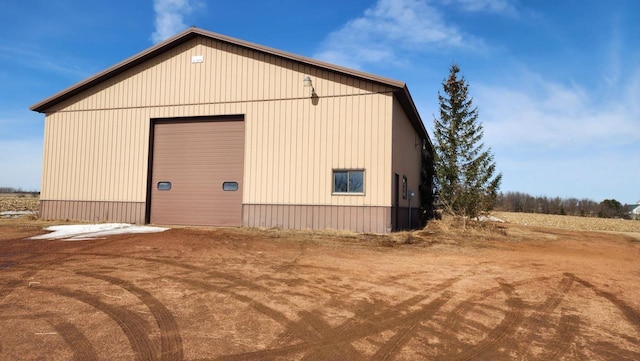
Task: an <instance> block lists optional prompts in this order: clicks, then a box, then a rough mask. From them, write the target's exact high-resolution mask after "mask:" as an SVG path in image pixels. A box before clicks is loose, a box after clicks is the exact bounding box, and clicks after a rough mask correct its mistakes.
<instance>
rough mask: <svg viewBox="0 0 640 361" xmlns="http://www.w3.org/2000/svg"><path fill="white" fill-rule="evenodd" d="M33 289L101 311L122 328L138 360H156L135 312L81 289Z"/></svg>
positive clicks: (144, 328) (143, 325)
mask: <svg viewBox="0 0 640 361" xmlns="http://www.w3.org/2000/svg"><path fill="white" fill-rule="evenodd" d="M32 289H33V290H35V291H41V292H48V293H53V294H56V295H59V296H63V297H67V298H71V299H74V300H77V301H79V302H82V303H85V304H87V305H89V306H92V307H93V308H95V309H97V310H99V311H101V312H103V313H104V314H106V315H107V316H109V317H110V318H111V319H113V320H114V321H115V322H116V323H117V324H118V326H120V328H121V329H122V331H123V332H124V334H125V336H126V337H127V339H128V340H129V344H130V345H131V348H132V350H133V352H134V354H135V358H136V360H138V361H157V360H158V358H157V355H156V353H155V352H154V351H155V350H154V347H153V343H152V342H151V340H150V338H149V336H148V332H147V328H148V325H147V323H146V321H145V320H143V319H142V318H141V317H140V316H138V315H137V314H135V313H133V312H131V311H129V310H127V309H125V308H123V307H120V306H114V305H109V304H107V303H104V302H102V301H101V300H100V299H99V298H98V297H96V296H93V295H91V294H89V293H86V292H83V291H74V290H69V289H66V288H62V287H42V286H38V287H34V288H32Z"/></svg>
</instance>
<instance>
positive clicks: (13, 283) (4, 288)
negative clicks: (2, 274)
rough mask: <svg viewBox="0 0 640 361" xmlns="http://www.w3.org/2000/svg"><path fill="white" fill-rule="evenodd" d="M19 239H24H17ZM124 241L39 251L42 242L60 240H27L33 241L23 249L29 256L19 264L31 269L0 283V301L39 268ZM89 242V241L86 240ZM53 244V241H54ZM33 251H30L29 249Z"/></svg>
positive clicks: (118, 240) (109, 241)
mask: <svg viewBox="0 0 640 361" xmlns="http://www.w3.org/2000/svg"><path fill="white" fill-rule="evenodd" d="M19 241H25V240H19ZM123 241H126V239H117V240H109V239H107V240H101V242H95V241H94V243H90V244H88V245H86V246H84V247H78V248H77V249H74V250H73V251H70V252H41V251H39V249H40V248H41V245H42V243H44V242H60V241H59V240H45V241H36V240H27V242H34V243H33V245H29V246H28V247H27V248H26V249H27V251H25V253H29V256H28V257H26V258H24V259H21V261H23V262H24V264H22V263H21V264H20V265H21V266H23V267H29V266H32V269H29V270H27V271H25V272H23V273H22V274H21V275H20V277H19V279H13V280H9V281H7V282H5V284H3V285H1V284H0V302H2V300H3V299H4V298H5V297H6V296H8V295H9V294H10V293H12V292H13V290H15V289H16V288H17V287H18V286H20V285H21V284H22V282H24V281H23V280H24V279H29V278H31V277H34V276H35V275H36V274H37V273H38V272H40V271H41V270H43V269H45V268H47V267H50V266H54V265H58V264H61V263H63V262H64V261H65V260H67V259H69V258H71V257H73V256H76V255H77V254H78V253H81V252H85V251H87V250H91V249H95V248H100V247H104V246H108V245H113V243H116V242H123ZM88 242H91V241H88ZM54 244H55V243H54ZM58 247H62V246H58ZM32 249H33V250H34V251H31V250H32ZM35 249H38V251H35ZM52 255H57V257H54V258H53V259H51V256H52ZM38 257H45V259H44V261H39V260H38ZM31 259H32V260H33V262H26V260H31Z"/></svg>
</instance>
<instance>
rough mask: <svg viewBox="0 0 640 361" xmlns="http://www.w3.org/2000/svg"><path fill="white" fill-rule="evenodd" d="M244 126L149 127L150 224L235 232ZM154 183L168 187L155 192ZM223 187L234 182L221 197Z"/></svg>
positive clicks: (238, 221) (238, 219) (236, 123)
mask: <svg viewBox="0 0 640 361" xmlns="http://www.w3.org/2000/svg"><path fill="white" fill-rule="evenodd" d="M243 153H244V122H243V121H242V120H238V121H199V122H192V123H188V122H187V123H185V122H179V123H177V122H176V123H159V124H156V125H155V126H154V145H153V164H152V167H153V168H152V181H153V182H152V187H153V188H152V190H151V209H150V212H151V215H150V218H151V222H152V223H161V224H186V225H213V226H239V225H240V224H241V217H242V215H241V213H242V176H243V169H244V167H243V161H244V154H243ZM158 182H171V189H170V190H164V191H161V190H158V189H157V184H158ZM223 182H237V183H238V190H236V191H225V190H223V188H222V184H223Z"/></svg>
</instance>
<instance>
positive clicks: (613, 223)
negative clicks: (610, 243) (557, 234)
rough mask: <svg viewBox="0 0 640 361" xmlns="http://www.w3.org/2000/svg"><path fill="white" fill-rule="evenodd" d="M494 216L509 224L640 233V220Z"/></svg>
mask: <svg viewBox="0 0 640 361" xmlns="http://www.w3.org/2000/svg"><path fill="white" fill-rule="evenodd" d="M492 215H493V216H495V217H497V218H500V219H502V220H504V221H505V222H509V223H516V224H522V225H529V226H538V227H550V228H562V229H571V230H579V231H609V232H631V233H640V220H628V219H610V218H595V217H575V216H559V215H553V214H537V213H513V212H495V213H492Z"/></svg>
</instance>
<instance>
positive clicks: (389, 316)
mask: <svg viewBox="0 0 640 361" xmlns="http://www.w3.org/2000/svg"><path fill="white" fill-rule="evenodd" d="M43 225H46V223H44V222H39V221H30V220H11V221H9V220H1V221H0V359H2V360H194V361H196V360H392V359H395V360H639V359H640V336H639V335H640V282H639V281H640V262H639V261H640V241H639V240H637V239H635V238H633V237H630V236H628V235H624V234H612V233H604V232H587V231H575V230H566V229H552V228H542V227H534V226H523V225H519V224H514V223H510V224H500V225H493V224H492V225H480V226H478V225H475V224H466V225H465V229H464V231H462V230H461V225H460V224H457V223H454V222H447V221H441V222H433V223H432V224H430V225H429V227H427V229H425V230H423V231H418V232H414V233H398V234H394V235H391V236H376V235H357V234H351V233H336V232H306V231H296V232H285V231H278V230H251V229H204V228H176V229H171V230H169V231H167V232H164V233H160V234H142V235H121V236H112V237H109V238H106V239H99V240H92V241H82V242H64V241H33V240H26V239H25V237H28V236H31V235H35V234H39V233H42V231H41V227H42V226H43Z"/></svg>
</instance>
